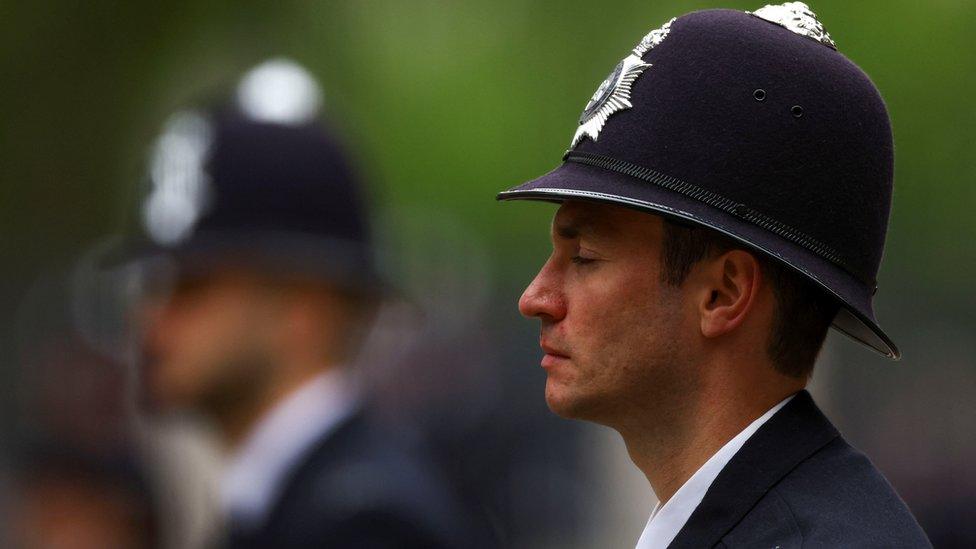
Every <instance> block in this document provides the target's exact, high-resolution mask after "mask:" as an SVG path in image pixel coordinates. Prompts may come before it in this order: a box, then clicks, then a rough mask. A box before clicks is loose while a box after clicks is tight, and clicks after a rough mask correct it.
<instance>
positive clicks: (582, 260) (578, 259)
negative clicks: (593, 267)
mask: <svg viewBox="0 0 976 549" xmlns="http://www.w3.org/2000/svg"><path fill="white" fill-rule="evenodd" d="M570 261H572V262H573V263H576V264H577V265H587V264H589V263H593V262H594V261H596V260H595V259H591V258H589V257H583V256H581V255H574V256H573V258H572V259H571V260H570Z"/></svg>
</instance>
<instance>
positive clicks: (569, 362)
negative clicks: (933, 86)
mask: <svg viewBox="0 0 976 549" xmlns="http://www.w3.org/2000/svg"><path fill="white" fill-rule="evenodd" d="M579 123H580V125H579V130H578V131H577V132H576V134H575V135H574V136H573V139H572V141H571V148H570V150H569V151H568V152H567V153H566V155H565V157H564V161H565V162H564V164H563V165H562V166H560V167H559V168H557V169H556V170H554V171H552V172H550V173H549V174H546V175H545V176H542V177H540V178H538V179H536V180H534V181H530V182H528V183H525V184H523V185H521V186H518V187H515V188H513V189H510V190H508V191H505V192H502V193H501V194H500V195H499V197H498V198H499V199H500V200H518V199H529V200H547V201H553V202H558V203H559V204H560V206H559V209H558V211H557V212H556V214H555V217H554V219H553V223H552V230H551V238H552V243H553V251H552V254H551V255H550V257H549V258H548V260H547V261H546V262H545V264H544V265H543V266H542V268H541V269H540V271H539V273H538V274H537V275H536V277H535V279H534V280H533V281H532V283H531V284H530V285H529V286H528V288H527V289H526V290H525V292H524V294H523V295H522V297H521V299H520V300H519V310H520V312H521V313H522V314H523V315H524V316H527V317H531V318H537V319H539V320H540V321H541V334H540V345H541V347H542V349H543V352H544V353H545V354H544V357H543V359H542V367H543V368H544V369H545V370H546V372H547V382H546V390H545V396H546V402H547V403H548V405H549V407H550V408H551V409H552V410H553V411H554V412H555V413H557V414H559V415H561V416H564V417H568V418H575V419H585V420H589V421H594V422H597V423H600V424H603V425H607V426H609V427H612V428H614V429H615V430H617V431H618V432H619V433H620V434H621V435H622V437H623V439H624V441H625V443H626V445H627V450H628V453H629V454H630V457H631V459H632V461H633V462H634V464H635V465H636V466H637V467H638V468H639V469H641V471H642V472H643V473H644V474H645V476H646V477H647V479H648V481H649V483H650V485H651V487H652V489H653V490H654V492H655V494H656V495H657V496H658V498H659V500H660V503H659V504H658V506H657V507H656V508H655V509H654V510H653V512H652V513H651V517H650V519H649V520H648V523H647V526H646V528H645V530H644V532H643V534H642V535H641V537H640V539H639V541H638V544H637V545H638V547H639V548H651V547H655V548H657V547H696V548H697V547H715V546H720V547H733V546H749V547H800V546H804V547H851V546H858V547H862V546H871V547H927V546H929V543H928V540H927V538H926V537H925V534H924V533H923V532H922V530H921V528H920V527H919V526H918V523H917V522H916V521H915V519H914V518H913V517H912V515H911V513H910V511H909V510H908V509H907V507H906V506H905V505H904V503H903V502H902V501H901V499H900V498H899V497H898V495H897V494H896V493H895V491H894V490H893V489H892V487H891V486H890V485H889V484H888V482H887V481H886V480H885V479H884V477H883V476H882V475H881V473H880V472H878V471H877V470H876V469H875V468H874V466H873V465H872V464H871V462H870V461H869V460H868V459H867V458H866V457H865V456H864V455H862V454H861V453H859V452H858V451H857V450H855V449H854V448H852V447H851V446H850V445H848V444H847V442H846V441H844V439H843V438H842V437H841V436H840V434H839V433H838V432H837V431H836V429H835V428H834V427H833V426H832V425H831V424H830V422H829V421H828V420H827V419H826V418H825V417H824V416H823V415H822V414H821V413H820V411H819V409H818V408H817V406H816V405H815V404H814V402H813V400H812V398H811V397H810V395H809V394H808V393H807V392H806V391H805V390H804V389H805V387H806V385H807V383H808V381H809V379H810V376H811V374H812V371H813V368H814V362H815V360H816V357H817V354H818V352H819V350H820V347H821V346H822V344H823V342H824V338H825V337H826V334H827V330H828V328H829V327H831V326H833V327H834V328H836V329H838V330H840V331H842V332H843V333H845V334H847V335H848V336H850V337H852V338H854V339H855V340H857V341H860V342H862V343H864V344H865V345H867V346H869V347H871V348H873V349H875V350H876V351H878V352H880V353H882V354H885V355H887V356H889V357H891V358H897V357H898V355H899V352H898V350H897V348H896V347H895V345H894V343H893V342H892V341H891V339H890V338H889V337H888V336H887V335H886V334H885V333H884V331H883V330H882V329H881V328H880V326H879V325H878V322H877V321H876V319H875V316H874V312H873V309H872V305H871V303H872V297H873V295H874V292H875V290H876V289H877V285H876V280H875V277H876V275H877V272H878V268H879V265H880V261H881V255H882V249H883V245H884V238H885V233H886V230H887V220H888V213H889V209H890V202H891V189H892V173H893V154H892V139H891V129H890V125H889V121H888V115H887V111H886V108H885V105H884V103H883V101H882V100H881V97H880V95H879V94H878V92H877V90H876V88H875V87H874V85H873V84H872V83H871V81H870V79H869V78H868V77H867V75H865V74H864V73H863V72H862V71H861V70H860V69H859V68H858V67H857V66H856V65H854V64H853V63H852V62H850V61H849V60H848V59H847V58H845V57H844V56H843V55H842V54H840V53H839V52H838V51H837V49H836V45H835V43H834V41H833V39H832V38H831V37H830V35H829V34H828V33H827V32H826V30H825V29H824V28H823V26H822V25H821V24H820V22H819V21H818V20H817V19H816V17H815V15H814V14H813V13H812V12H811V11H810V10H809V8H808V7H807V6H806V5H804V4H802V3H799V2H791V3H788V4H784V5H782V6H766V7H764V8H762V9H760V10H757V11H756V12H755V13H748V12H740V11H733V10H709V11H701V12H695V13H691V14H688V15H685V16H682V17H679V18H676V19H673V20H671V21H669V22H668V23H666V24H665V25H664V26H662V27H661V28H659V29H656V30H653V31H651V32H650V33H648V35H647V36H645V37H644V39H643V40H641V41H640V42H639V43H638V44H637V46H636V47H635V48H634V50H633V51H632V52H631V53H630V54H629V55H627V57H625V58H624V60H623V61H621V62H620V64H618V65H617V67H616V68H615V69H614V70H613V71H612V72H611V74H610V76H609V77H608V78H607V79H606V81H605V82H604V83H603V84H602V85H601V86H600V88H599V89H598V90H597V93H596V94H594V95H593V97H592V99H591V100H590V101H589V103H588V104H587V106H586V108H585V110H584V112H583V115H582V116H581V118H580V121H579Z"/></svg>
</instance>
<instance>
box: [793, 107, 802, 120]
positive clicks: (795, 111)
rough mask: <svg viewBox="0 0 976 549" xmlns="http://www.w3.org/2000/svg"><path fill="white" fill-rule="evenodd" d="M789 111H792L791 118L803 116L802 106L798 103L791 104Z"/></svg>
mask: <svg viewBox="0 0 976 549" xmlns="http://www.w3.org/2000/svg"><path fill="white" fill-rule="evenodd" d="M790 112H791V113H793V118H800V117H801V116H803V107H801V106H799V105H793V108H792V109H790Z"/></svg>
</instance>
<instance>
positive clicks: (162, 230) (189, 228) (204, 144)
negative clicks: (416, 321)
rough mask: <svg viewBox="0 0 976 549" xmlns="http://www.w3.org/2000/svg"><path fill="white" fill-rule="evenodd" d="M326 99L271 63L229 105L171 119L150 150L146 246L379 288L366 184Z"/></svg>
mask: <svg viewBox="0 0 976 549" xmlns="http://www.w3.org/2000/svg"><path fill="white" fill-rule="evenodd" d="M320 102H321V95H320V91H319V88H318V85H317V84H316V82H315V80H314V79H312V77H311V76H310V75H309V74H308V73H307V72H306V71H305V70H304V69H303V68H301V67H300V66H299V65H297V64H295V63H293V62H291V61H288V60H285V59H275V60H271V61H267V62H265V63H263V64H261V65H259V66H257V67H256V68H254V69H252V70H251V71H250V72H248V73H247V74H245V76H244V77H243V78H242V80H241V82H240V84H239V86H238V87H237V90H236V94H235V95H234V96H233V97H232V98H231V100H230V101H224V102H222V103H219V104H217V106H215V107H208V108H203V109H197V110H185V111H180V112H178V113H176V114H174V115H173V116H171V117H170V118H169V120H168V121H167V122H166V124H165V127H164V130H163V132H162V134H161V135H160V137H159V138H158V139H157V141H156V143H155V146H154V148H153V150H152V155H151V158H150V167H149V170H148V172H149V174H148V175H149V177H148V183H149V184H148V192H147V193H146V195H145V197H144V200H143V202H142V208H141V212H140V213H141V215H140V217H139V222H140V223H139V225H140V228H139V231H138V232H139V234H140V236H141V237H140V238H139V239H138V242H139V245H138V248H139V250H140V251H142V252H144V251H149V252H165V253H167V254H171V255H173V256H176V257H177V258H178V259H181V260H187V261H186V262H187V263H192V264H195V265H196V264H200V263H206V262H207V261H210V260H220V259H221V258H224V259H226V258H227V257H233V258H235V259H240V260H244V261H254V262H259V263H260V265H261V266H262V267H265V268H271V269H278V270H283V271H286V272H303V273H310V274H315V275H321V276H323V277H326V278H329V279H331V280H334V281H336V282H339V283H343V284H349V285H354V286H356V287H371V286H373V285H374V284H375V283H376V282H377V276H376V269H375V261H374V256H373V253H372V247H371V243H370V240H371V239H370V229H369V220H368V214H367V211H366V201H365V196H364V188H363V186H362V184H361V182H360V180H359V177H358V176H357V174H356V172H355V170H354V169H353V167H352V165H351V163H350V160H349V157H348V155H347V153H346V151H345V150H344V148H343V146H342V145H341V143H340V141H339V139H338V138H337V137H336V135H335V134H334V132H333V131H331V130H330V129H329V128H328V127H327V126H326V125H325V123H324V122H323V121H322V120H321V119H320V117H319V112H318V111H319V104H320Z"/></svg>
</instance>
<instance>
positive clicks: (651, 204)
mask: <svg viewBox="0 0 976 549" xmlns="http://www.w3.org/2000/svg"><path fill="white" fill-rule="evenodd" d="M497 199H498V200H503V201H508V200H542V201H549V202H557V203H558V202H562V201H564V200H583V201H594V202H603V203H610V204H616V205H620V206H625V207H628V208H633V209H637V210H641V211H646V212H649V213H653V214H657V215H661V216H664V217H668V218H671V219H675V220H680V221H683V222H686V223H687V222H690V223H694V224H697V225H700V226H703V227H707V228H709V229H712V230H715V231H718V232H719V233H721V234H723V235H725V236H727V237H729V238H731V239H734V240H736V241H738V242H740V243H742V244H743V245H744V246H746V247H747V248H749V249H752V250H755V251H757V252H759V253H761V254H764V255H765V256H767V257H770V258H772V259H773V260H775V261H778V262H780V263H782V264H784V265H786V266H787V267H789V268H790V269H792V270H794V271H796V272H797V273H799V274H801V275H803V276H804V277H806V278H808V279H809V280H811V281H813V282H814V283H815V284H817V285H818V286H820V287H821V288H823V289H824V290H825V291H826V292H827V293H828V294H829V295H832V296H833V297H834V298H836V299H837V300H838V302H839V304H840V305H841V307H840V309H839V311H838V313H837V316H836V317H835V318H834V320H833V324H832V327H833V328H834V329H836V330H837V331H839V332H841V333H843V334H844V335H847V336H848V337H850V338H852V339H853V340H855V341H857V342H859V343H862V344H864V345H866V346H868V347H870V348H871V349H874V350H875V351H877V352H878V353H880V354H882V355H884V356H886V357H888V358H890V359H894V360H897V359H899V358H901V352H900V351H899V350H898V347H897V346H896V345H895V343H894V342H893V341H892V340H891V338H890V337H888V335H887V334H886V333H885V332H884V330H882V329H881V326H879V325H878V322H877V320H876V319H875V314H874V309H873V306H872V297H873V288H870V287H869V286H867V285H866V284H865V283H863V282H862V281H860V280H859V279H858V278H857V277H855V276H854V275H852V274H850V273H848V272H847V271H845V270H844V269H842V268H840V267H839V266H837V265H835V264H833V263H831V262H829V261H827V260H825V259H823V258H822V257H820V256H818V255H816V254H814V253H813V252H811V251H809V250H807V249H806V248H803V247H801V246H799V245H797V244H794V243H792V242H790V241H787V240H785V239H783V238H781V237H779V236H777V235H775V234H773V233H771V232H769V231H767V230H765V229H763V228H761V227H759V226H757V225H754V224H752V223H749V222H747V221H744V220H742V219H739V218H737V217H735V216H733V215H731V214H728V213H726V212H724V211H721V210H718V209H716V208H713V207H711V206H709V205H707V204H705V203H703V202H700V201H698V200H695V199H693V198H690V197H688V196H685V195H682V194H679V193H676V192H673V191H670V190H668V189H665V188H662V187H659V186H657V185H653V184H649V183H646V182H644V181H641V180H639V179H636V178H634V177H630V176H628V175H625V174H622V173H618V172H614V171H611V170H606V169H603V168H600V167H596V166H590V165H586V164H580V163H573V162H566V163H564V164H562V165H561V166H559V167H558V168H556V169H555V170H553V171H551V172H549V173H547V174H546V175H543V176H542V177H539V178H537V179H534V180H532V181H529V182H527V183H524V184H522V185H519V186H517V187H513V188H511V189H509V190H507V191H503V192H501V193H499V194H498V196H497Z"/></svg>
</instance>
